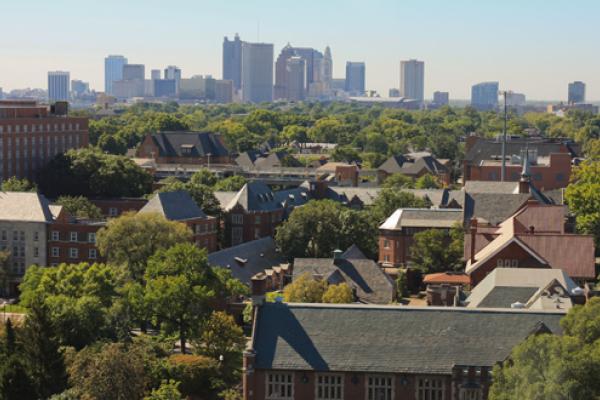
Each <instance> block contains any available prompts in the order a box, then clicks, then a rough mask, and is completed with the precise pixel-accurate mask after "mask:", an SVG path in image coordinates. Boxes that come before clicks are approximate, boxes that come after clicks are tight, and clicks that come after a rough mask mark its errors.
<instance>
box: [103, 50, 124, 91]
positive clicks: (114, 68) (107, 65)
mask: <svg viewBox="0 0 600 400" xmlns="http://www.w3.org/2000/svg"><path fill="white" fill-rule="evenodd" d="M125 64H127V59H126V58H125V57H123V56H114V55H110V56H108V57H106V58H105V59H104V92H105V93H106V94H110V95H112V91H113V88H112V87H113V82H114V81H120V80H121V79H123V66H124V65H125Z"/></svg>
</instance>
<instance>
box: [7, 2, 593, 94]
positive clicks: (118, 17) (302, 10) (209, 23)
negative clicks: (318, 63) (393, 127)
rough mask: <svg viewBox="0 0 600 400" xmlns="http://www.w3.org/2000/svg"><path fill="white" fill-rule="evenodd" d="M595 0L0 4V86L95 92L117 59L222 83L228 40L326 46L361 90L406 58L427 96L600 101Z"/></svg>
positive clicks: (393, 73)
mask: <svg viewBox="0 0 600 400" xmlns="http://www.w3.org/2000/svg"><path fill="white" fill-rule="evenodd" d="M599 15H600V1H598V0H570V1H566V0H565V1H563V0H503V1H491V0H428V1H416V0H412V1H405V0H294V1H289V0H118V1H117V0H102V1H101V0H52V1H50V0H2V7H1V9H0V37H1V38H2V40H1V41H0V87H3V88H4V89H5V90H7V89H14V88H20V87H45V86H46V73H47V71H48V70H67V71H71V77H72V78H75V79H82V80H85V81H89V82H90V83H91V85H92V87H93V88H96V89H98V90H103V59H104V57H105V56H106V55H107V54H123V55H125V56H127V57H128V59H129V60H130V62H132V63H143V64H146V71H147V74H148V75H149V71H150V69H152V68H164V66H166V65H169V64H174V65H177V66H179V67H180V68H181V69H182V72H183V75H184V77H188V76H191V75H193V74H212V75H213V76H215V77H219V78H220V77H221V46H222V41H223V37H224V36H226V35H227V36H230V37H231V36H233V34H234V33H235V32H239V34H240V35H241V37H242V39H243V40H247V41H255V40H256V39H257V26H258V25H260V41H264V42H270V43H274V44H275V54H276V55H277V54H278V53H279V51H280V50H281V48H282V47H283V46H284V45H285V44H286V43H287V42H290V43H292V45H296V46H310V47H315V48H317V49H321V50H322V49H324V47H325V46H326V45H330V46H331V50H332V54H333V62H334V77H343V76H344V66H345V63H346V61H347V60H351V61H365V62H366V65H367V88H369V89H375V90H378V91H379V92H380V93H385V94H386V95H387V90H388V88H390V87H397V86H398V85H399V83H398V81H399V63H400V60H402V59H408V58H418V59H420V60H424V61H425V92H426V97H428V98H429V97H431V95H432V92H433V91H434V90H447V91H449V92H450V96H451V98H469V96H470V86H471V84H473V83H476V82H479V81H487V80H498V81H500V87H501V88H505V89H511V90H515V91H519V92H524V93H525V94H526V95H527V97H528V99H562V98H565V97H566V87H567V83H568V82H569V81H572V80H583V81H585V82H586V83H587V93H588V96H587V97H588V99H592V100H594V99H600V51H599V48H598V39H599V38H600V29H599V28H598V16H599Z"/></svg>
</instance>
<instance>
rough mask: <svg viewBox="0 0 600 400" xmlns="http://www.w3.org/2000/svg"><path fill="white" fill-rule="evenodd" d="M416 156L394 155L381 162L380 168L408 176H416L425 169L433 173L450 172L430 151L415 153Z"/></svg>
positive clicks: (390, 172) (389, 172) (387, 171)
mask: <svg viewBox="0 0 600 400" xmlns="http://www.w3.org/2000/svg"><path fill="white" fill-rule="evenodd" d="M415 156H416V157H415V158H413V157H410V155H409V157H405V156H402V155H399V156H392V157H390V158H389V159H387V160H386V161H385V162H384V163H383V164H381V165H380V166H379V168H378V170H380V171H384V172H386V173H388V174H395V173H400V174H405V175H408V176H414V175H416V174H418V173H420V172H421V171H422V170H423V169H425V170H426V171H427V172H429V173H431V174H433V175H437V174H439V173H445V172H448V168H447V167H446V166H444V165H443V164H441V163H440V162H439V161H438V160H436V159H435V157H433V156H432V155H431V154H429V153H420V154H415Z"/></svg>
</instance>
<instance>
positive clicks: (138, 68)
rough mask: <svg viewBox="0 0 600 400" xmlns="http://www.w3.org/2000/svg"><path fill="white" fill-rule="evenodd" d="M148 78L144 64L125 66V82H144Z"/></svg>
mask: <svg viewBox="0 0 600 400" xmlns="http://www.w3.org/2000/svg"><path fill="white" fill-rule="evenodd" d="M145 76H146V67H144V64H125V65H123V78H122V80H124V81H132V80H135V79H141V80H144V78H145Z"/></svg>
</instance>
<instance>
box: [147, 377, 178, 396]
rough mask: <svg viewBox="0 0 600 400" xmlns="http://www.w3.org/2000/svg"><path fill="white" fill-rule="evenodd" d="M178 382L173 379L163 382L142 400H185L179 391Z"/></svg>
mask: <svg viewBox="0 0 600 400" xmlns="http://www.w3.org/2000/svg"><path fill="white" fill-rule="evenodd" d="M179 385H180V383H179V382H176V381H175V380H173V379H170V380H168V381H167V380H165V381H163V382H162V383H161V384H160V386H159V387H158V388H156V389H154V390H152V392H151V393H150V394H149V395H148V396H146V397H144V400H185V398H184V397H183V396H182V395H181V392H180V391H179Z"/></svg>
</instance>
